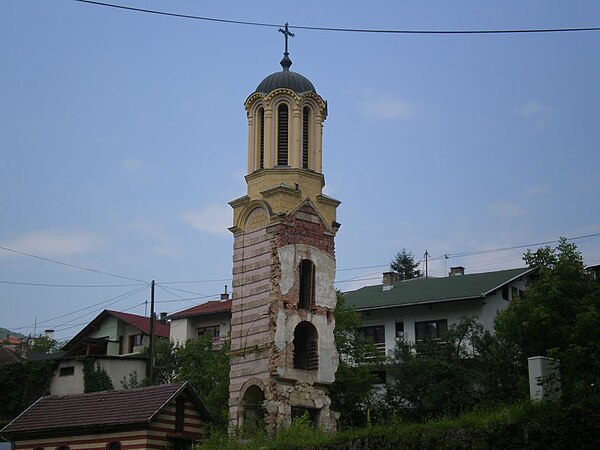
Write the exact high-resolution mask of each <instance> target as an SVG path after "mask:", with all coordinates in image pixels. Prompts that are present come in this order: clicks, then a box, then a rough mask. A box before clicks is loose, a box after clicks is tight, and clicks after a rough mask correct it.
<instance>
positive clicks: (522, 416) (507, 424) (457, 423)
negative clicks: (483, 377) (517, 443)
mask: <svg viewBox="0 0 600 450" xmlns="http://www.w3.org/2000/svg"><path fill="white" fill-rule="evenodd" d="M539 408H540V407H539V406H537V405H532V404H530V403H521V404H516V405H512V406H507V407H501V408H497V409H494V410H490V411H477V412H469V413H466V414H463V415H461V416H460V417H457V418H454V419H442V420H437V421H431V422H428V423H426V424H416V423H406V422H402V421H400V420H398V419H391V420H390V421H389V422H388V423H386V424H383V425H375V426H371V427H367V428H359V429H348V430H342V431H340V432H338V433H335V434H331V433H324V432H322V431H320V430H318V429H314V428H313V427H311V425H310V423H309V421H308V419H306V418H299V419H295V420H294V421H293V422H292V424H291V426H290V427H288V428H285V429H281V430H279V431H278V432H277V433H276V434H275V435H274V436H272V437H268V436H266V435H265V434H258V435H256V436H254V437H253V438H252V439H249V440H248V439H246V440H244V439H240V438H239V437H233V438H230V437H228V436H227V435H226V434H225V433H223V432H215V433H212V434H211V436H210V438H209V440H208V441H207V442H206V443H205V444H204V445H203V446H201V447H199V449H202V450H217V449H219V450H241V449H244V450H259V449H260V450H262V449H265V450H266V449H268V450H284V449H344V448H349V447H350V445H351V444H353V445H358V446H356V447H353V448H369V447H371V448H384V449H385V448H390V449H395V450H396V449H429V448H431V449H434V448H435V449H438V448H439V449H459V448H465V447H468V448H487V447H488V446H489V444H490V442H494V441H496V442H497V443H498V444H499V445H501V443H502V442H504V441H505V440H506V439H518V436H515V433H514V431H515V429H516V428H518V427H519V426H520V425H521V424H522V423H523V422H524V421H525V420H526V419H527V418H528V417H530V416H531V414H535V411H536V409H539ZM518 434H520V433H518ZM497 448H501V447H497Z"/></svg>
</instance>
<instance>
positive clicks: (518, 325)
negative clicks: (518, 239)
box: [495, 238, 600, 401]
mask: <svg viewBox="0 0 600 450" xmlns="http://www.w3.org/2000/svg"><path fill="white" fill-rule="evenodd" d="M523 259H524V260H525V262H526V263H527V264H528V265H529V266H530V267H532V268H535V269H536V271H535V274H534V280H533V282H532V283H531V284H530V286H529V287H528V289H527V291H526V292H525V295H524V296H523V298H516V299H513V300H512V301H511V302H510V304H509V305H508V307H507V308H506V310H504V311H503V312H501V313H500V314H499V315H498V316H497V318H496V322H495V326H496V333H497V335H498V337H499V338H500V339H503V340H504V341H505V342H506V344H507V345H509V346H512V347H513V348H514V351H515V352H517V353H518V355H519V358H518V362H517V364H518V365H520V367H521V371H522V373H525V368H526V364H527V358H528V357H531V356H549V357H555V358H558V359H559V360H560V363H561V383H562V385H563V394H564V397H565V399H566V400H567V401H579V400H583V399H586V400H589V399H590V398H594V397H595V398H597V399H600V393H599V392H598V387H597V386H599V383H600V284H598V283H597V282H596V281H594V280H593V279H592V278H591V276H590V275H589V274H588V273H587V272H586V270H585V269H584V266H583V258H582V256H581V253H580V252H579V250H578V249H577V246H576V245H574V244H571V243H569V242H568V241H567V240H566V239H565V238H560V240H559V243H558V245H557V246H556V247H555V248H550V247H544V248H541V249H539V250H537V251H535V252H531V251H529V250H528V251H527V252H526V253H525V255H524V257H523Z"/></svg>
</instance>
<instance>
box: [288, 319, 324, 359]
mask: <svg viewBox="0 0 600 450" xmlns="http://www.w3.org/2000/svg"><path fill="white" fill-rule="evenodd" d="M318 337H319V335H318V333H317V329H316V328H315V326H314V325H313V324H312V323H310V322H300V323H299V324H298V326H296V329H295V330H294V369H300V370H311V371H312V370H317V369H318V368H319V344H318V342H319V340H318Z"/></svg>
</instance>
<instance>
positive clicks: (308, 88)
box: [256, 70, 317, 94]
mask: <svg viewBox="0 0 600 450" xmlns="http://www.w3.org/2000/svg"><path fill="white" fill-rule="evenodd" d="M277 88H287V89H291V90H292V91H294V92H295V93H296V94H301V93H303V92H314V93H315V94H316V93H317V90H316V89H315V87H314V86H313V84H312V83H311V82H310V80H309V79H308V78H306V77H305V76H303V75H300V74H299V73H297V72H292V71H291V70H282V71H281V72H275V73H272V74H271V75H269V76H268V77H267V78H265V79H264V80H262V81H261V82H260V84H259V85H258V87H257V88H256V92H263V93H265V94H267V93H269V92H271V91H272V90H273V89H277Z"/></svg>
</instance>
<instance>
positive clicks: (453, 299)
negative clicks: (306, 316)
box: [344, 267, 532, 354]
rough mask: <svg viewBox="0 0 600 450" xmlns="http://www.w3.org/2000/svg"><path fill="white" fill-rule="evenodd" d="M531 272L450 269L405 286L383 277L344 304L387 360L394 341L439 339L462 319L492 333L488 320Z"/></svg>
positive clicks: (491, 321) (517, 293)
mask: <svg viewBox="0 0 600 450" xmlns="http://www.w3.org/2000/svg"><path fill="white" fill-rule="evenodd" d="M531 272H532V269H528V268H521V269H510V270H500V271H495V272H485V273H475V274H469V275H466V274H465V270H464V267H454V268H452V269H451V272H450V275H449V276H448V277H443V278H417V279H412V280H406V281H398V280H397V279H395V275H396V274H394V273H392V272H386V273H384V274H383V284H380V285H376V286H366V287H363V288H361V289H358V290H355V291H351V292H346V293H344V298H345V299H346V302H347V304H348V305H350V306H353V307H354V308H355V309H356V311H357V312H359V313H360V314H361V316H362V326H361V333H362V334H363V335H364V336H367V337H369V338H371V339H372V340H373V342H374V343H375V345H376V346H377V347H378V348H379V349H380V350H381V351H382V352H383V353H385V354H389V353H390V352H392V351H393V349H394V347H395V345H396V339H397V338H403V339H405V340H407V341H412V342H415V341H419V340H422V339H426V338H433V339H439V338H442V337H443V335H444V333H445V332H446V330H447V329H448V327H449V326H451V325H453V324H455V323H457V322H458V321H459V320H460V319H461V318H462V317H463V316H477V318H478V320H479V322H480V323H481V324H482V325H483V327H484V328H485V329H487V330H490V331H493V328H494V318H495V317H496V315H497V314H498V312H499V311H500V310H502V309H504V308H505V307H506V306H507V304H508V302H509V301H510V300H511V299H512V298H514V297H516V296H520V295H522V293H523V292H524V291H525V289H527V285H528V283H529V281H530V275H531Z"/></svg>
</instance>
